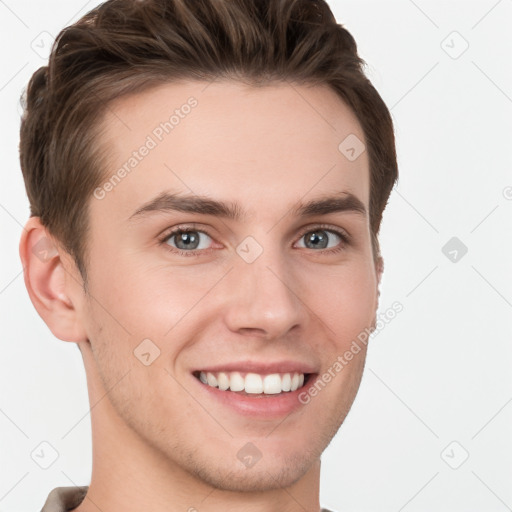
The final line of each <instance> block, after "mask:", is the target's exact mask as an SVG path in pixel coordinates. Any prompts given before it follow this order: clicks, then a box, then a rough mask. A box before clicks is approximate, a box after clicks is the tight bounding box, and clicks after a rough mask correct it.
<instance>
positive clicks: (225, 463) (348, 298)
mask: <svg viewBox="0 0 512 512" xmlns="http://www.w3.org/2000/svg"><path fill="white" fill-rule="evenodd" d="M191 98H193V99H191ZM172 115H174V118H171V116H172ZM166 122H167V124H165V123H166ZM351 134H354V135H356V136H357V137H358V138H359V139H360V140H361V141H363V140H364V135H363V132H362V129H361V127H360V125H359V123H358V121H357V119H356V117H355V116H354V115H353V114H352V113H351V111H350V110H349V109H348V108H347V107H346V106H345V104H344V103H343V102H342V101H341V100H340V99H339V98H338V96H337V95H336V94H335V93H334V92H333V91H331V90H330V89H329V88H327V87H324V86H315V87H306V86H297V85H295V86H293V87H292V86H290V85H289V84H285V83H283V84H274V85H272V86H266V87H261V88H252V87H248V86H243V85H239V84H236V83H235V82H223V83H219V82H215V83H213V84H210V85H208V84H206V83H203V82H197V83H195V82H186V83H179V84H176V83H175V84H167V85H163V86H159V87H158V88H155V89H152V90H149V91H146V92H144V93H142V94H138V95H134V96H131V97H125V98H122V99H120V100H118V101H117V102H116V103H114V104H113V105H111V108H110V109H109V110H108V113H107V115H106V117H105V119H104V122H103V134H102V142H103V143H104V144H105V147H106V148H108V154H109V168H108V170H107V171H106V179H105V182H104V183H103V185H102V187H100V188H99V189H96V191H95V194H94V197H91V200H90V231H89V232H88V244H89V246H88V251H89V252H88V269H87V270H88V278H89V286H88V290H89V294H90V295H87V296H84V297H83V302H82V303H81V304H80V306H79V308H80V315H81V322H82V323H83V326H84V328H85V330H86V332H87V336H88V339H89V342H90V345H91V349H92V354H93V364H94V371H95V372H96V373H97V375H98V376H99V379H100V382H97V383H96V385H97V386H98V387H102V389H104V390H110V392H109V394H108V397H109V399H110V401H111V403H112V406H113V407H112V411H114V412H115V414H116V415H117V417H118V418H120V420H121V421H122V422H123V424H124V425H125V426H126V427H127V428H128V429H130V430H131V431H133V432H134V433H136V434H137V436H139V437H140V439H142V440H143V442H144V443H145V444H146V446H147V447H148V449H151V450H153V451H155V452H156V453H158V454H159V455H160V456H162V457H163V458H164V459H165V461H166V464H167V465H168V467H171V468H175V469H176V470H180V471H186V472H187V473H188V474H190V475H193V476H195V477H197V478H199V479H200V480H202V481H204V482H207V483H209V484H211V485H214V486H215V487H217V488H223V489H230V490H263V489H271V488H276V487H282V486H285V485H290V484H291V483H293V482H296V481H297V480H298V479H300V478H301V477H303V476H304V475H305V474H306V473H307V472H308V470H309V469H310V468H311V467H312V465H313V464H314V463H315V462H317V461H318V460H319V457H320V455H321V453H322V451H323V450H324V449H325V447H326V446H327V444H328V443H329V442H330V440H331V439H332V437H333V435H334V434H335V433H336V431H337V430H338V428H339V426H340V425H341V423H342V422H343V420H344V419H345V416H346V414H347V413H348V411H349V409H350V406H351V404H352V402H353V400H354V398H355V395H356V392H357V389H358V386H359V383H360V379H361V375H362V372H363V367H364V360H365V355H366V351H365V349H364V346H363V348H362V350H361V351H360V352H359V353H358V354H357V355H355V356H354V358H353V359H352V360H351V361H350V363H348V364H346V365H345V366H344V367H343V369H342V370H341V371H339V370H338V371H337V370H336V368H339V367H337V366H336V364H335V363H336V361H339V356H343V354H344V353H345V352H346V351H347V350H348V349H349V348H350V346H351V343H352V342H353V341H354V340H355V339H356V338H357V336H358V335H359V334H360V333H361V332H363V331H365V329H368V328H369V327H371V325H372V323H373V320H374V317H375V311H376V307H377V296H378V295H377V294H378V277H379V276H378V275H377V273H376V268H375V264H374V259H373V254H372V248H371V236H370V228H369V217H368V205H369V162H368V157H367V153H366V152H363V153H362V154H361V155H360V156H359V157H358V158H357V159H355V160H353V159H352V160H349V159H347V158H346V157H345V155H344V154H343V153H342V152H340V150H339V149H338V146H339V145H340V143H341V142H342V141H343V140H344V139H345V138H346V137H347V136H349V135H351ZM142 147H145V148H146V149H145V150H144V149H142ZM121 169H124V172H123V171H122V170H121ZM113 175H115V176H116V177H115V178H112V176H113ZM109 180H110V181H109ZM108 183H110V185H109V184H108ZM327 198H330V199H331V201H325V200H326V199H327ZM320 201H323V202H322V203H320ZM309 203H311V204H315V203H316V204H317V207H316V208H313V207H310V208H305V205H307V204H309ZM310 206H311V205H310ZM329 371H330V374H331V379H329V380H330V382H328V383H327V384H325V385H323V386H317V388H316V389H317V392H316V393H315V392H313V394H314V395H315V396H311V395H312V394H310V393H306V394H305V390H310V389H312V388H313V387H314V385H315V383H317V382H318V380H319V379H321V378H322V375H324V374H325V373H326V372H329ZM92 373H93V372H92V368H89V369H88V377H89V375H90V374H92ZM295 374H297V376H294V375H295ZM333 375H334V376H333ZM205 381H206V382H205ZM228 386H229V387H228ZM297 386H299V388H298V389H295V388H296V387H297ZM226 388H227V389H226ZM248 466H250V467H251V471H247V467H248Z"/></svg>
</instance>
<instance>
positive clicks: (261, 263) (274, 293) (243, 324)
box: [226, 236, 304, 338]
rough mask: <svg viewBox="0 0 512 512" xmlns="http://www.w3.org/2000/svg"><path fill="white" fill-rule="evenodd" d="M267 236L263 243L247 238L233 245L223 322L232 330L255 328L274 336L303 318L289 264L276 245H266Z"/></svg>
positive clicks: (268, 241) (277, 335)
mask: <svg viewBox="0 0 512 512" xmlns="http://www.w3.org/2000/svg"><path fill="white" fill-rule="evenodd" d="M270 238H271V236H268V237H266V238H265V240H266V242H265V244H266V245H265V246H264V245H263V244H260V243H258V242H257V241H256V240H255V239H254V238H252V237H247V238H246V239H245V240H244V241H243V242H242V243H241V244H239V246H238V247H237V255H238V256H237V258H236V259H235V266H234V269H233V271H232V272H231V273H230V274H231V281H230V283H229V285H228V286H232V287H233V293H230V297H231V301H230V303H229V309H228V312H227V318H226V321H227V322H228V324H229V327H230V328H231V329H232V330H235V331H237V330H240V329H251V330H253V329H256V330H261V331H264V333H265V335H266V336H267V337H269V338H272V337H276V338H277V337H279V336H283V335H284V334H286V332H287V331H288V330H290V329H291V328H292V327H294V326H295V325H297V324H300V323H301V321H303V314H304V309H303V305H302V303H301V301H300V300H299V298H298V296H297V295H296V294H297V291H296V288H297V286H296V284H297V281H296V279H295V277H294V276H293V273H292V272H293V267H292V266H291V265H289V264H287V261H286V257H287V256H286V254H285V253H284V252H283V251H282V250H281V248H280V247H279V246H278V245H277V244H274V245H272V246H271V245H270ZM294 284H295V286H294Z"/></svg>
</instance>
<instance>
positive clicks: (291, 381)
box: [199, 372, 304, 395]
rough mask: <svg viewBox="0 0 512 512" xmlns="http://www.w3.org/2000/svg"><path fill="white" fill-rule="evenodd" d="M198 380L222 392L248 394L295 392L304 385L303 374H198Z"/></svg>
mask: <svg viewBox="0 0 512 512" xmlns="http://www.w3.org/2000/svg"><path fill="white" fill-rule="evenodd" d="M199 380H200V381H201V382H202V383H203V384H207V385H208V386H211V387H214V388H219V389H220V390H222V391H226V390H228V389H229V390H231V391H245V392H246V393H249V394H255V395H259V394H261V393H265V394H267V395H277V394H279V393H281V392H283V391H284V392H287V391H295V390H296V389H298V388H300V387H302V386H303V385H304V374H303V373H272V374H270V375H259V374H257V373H247V374H246V375H245V377H242V375H241V374H240V372H218V373H217V372H213V373H212V372H206V373H205V372H200V373H199Z"/></svg>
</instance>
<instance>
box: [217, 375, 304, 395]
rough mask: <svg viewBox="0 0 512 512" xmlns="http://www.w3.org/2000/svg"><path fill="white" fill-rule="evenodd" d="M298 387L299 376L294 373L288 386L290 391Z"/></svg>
mask: <svg viewBox="0 0 512 512" xmlns="http://www.w3.org/2000/svg"><path fill="white" fill-rule="evenodd" d="M209 383H210V379H208V384H209ZM298 387H299V376H298V375H297V374H296V373H294V374H293V377H292V385H291V387H290V390H291V391H295V390H296V389H297V388H298Z"/></svg>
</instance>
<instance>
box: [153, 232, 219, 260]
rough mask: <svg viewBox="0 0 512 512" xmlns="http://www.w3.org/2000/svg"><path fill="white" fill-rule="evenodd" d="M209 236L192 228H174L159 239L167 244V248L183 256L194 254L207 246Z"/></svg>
mask: <svg viewBox="0 0 512 512" xmlns="http://www.w3.org/2000/svg"><path fill="white" fill-rule="evenodd" d="M208 239H209V240H210V243H211V240H212V239H211V237H210V236H209V235H208V233H206V232H204V231H200V230H198V229H193V228H179V227H178V228H176V229H174V230H173V231H171V232H168V233H166V235H165V237H164V238H162V239H161V240H160V242H161V243H162V244H165V245H168V246H170V247H168V249H169V250H170V251H172V252H177V253H179V254H182V255H185V256H194V255H195V254H194V253H195V252H196V251H202V250H205V249H208V248H209V242H208Z"/></svg>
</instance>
